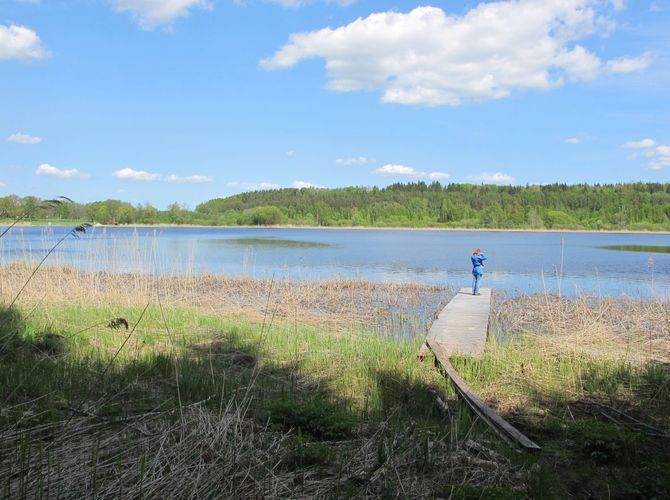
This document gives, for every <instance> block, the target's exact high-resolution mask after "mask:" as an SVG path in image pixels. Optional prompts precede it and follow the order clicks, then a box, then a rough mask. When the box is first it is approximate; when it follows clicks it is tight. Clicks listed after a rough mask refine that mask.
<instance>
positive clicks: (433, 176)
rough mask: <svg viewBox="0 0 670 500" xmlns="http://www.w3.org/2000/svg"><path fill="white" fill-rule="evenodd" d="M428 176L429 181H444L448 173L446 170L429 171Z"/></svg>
mask: <svg viewBox="0 0 670 500" xmlns="http://www.w3.org/2000/svg"><path fill="white" fill-rule="evenodd" d="M428 178H429V179H430V180H431V181H444V180H446V179H448V178H449V174H448V173H446V172H431V173H429V174H428Z"/></svg>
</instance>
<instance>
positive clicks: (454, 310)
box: [427, 288, 491, 357]
mask: <svg viewBox="0 0 670 500" xmlns="http://www.w3.org/2000/svg"><path fill="white" fill-rule="evenodd" d="M490 311H491V289H490V288H482V289H481V295H472V290H471V289H469V288H461V289H460V291H459V292H458V293H457V294H456V296H455V297H454V298H453V299H452V300H451V302H449V303H448V304H447V305H446V306H445V307H444V309H442V311H441V312H440V314H439V315H438V318H437V319H436V320H435V321H434V322H433V325H432V326H431V328H430V331H429V332H428V337H427V340H432V341H434V342H439V343H440V345H441V346H442V347H443V348H444V349H445V351H446V353H447V354H448V355H449V356H451V355H452V354H465V355H468V356H474V357H476V356H480V355H482V354H483V353H484V346H485V344H486V338H487V335H488V325H489V313H490Z"/></svg>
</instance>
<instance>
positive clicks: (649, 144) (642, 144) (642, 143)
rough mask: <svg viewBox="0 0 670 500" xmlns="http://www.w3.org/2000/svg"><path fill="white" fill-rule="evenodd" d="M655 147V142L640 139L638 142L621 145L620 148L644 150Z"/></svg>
mask: <svg viewBox="0 0 670 500" xmlns="http://www.w3.org/2000/svg"><path fill="white" fill-rule="evenodd" d="M654 146H656V141H655V140H653V139H641V140H639V141H628V142H625V143H623V144H622V147H624V148H629V149H646V148H653V147H654Z"/></svg>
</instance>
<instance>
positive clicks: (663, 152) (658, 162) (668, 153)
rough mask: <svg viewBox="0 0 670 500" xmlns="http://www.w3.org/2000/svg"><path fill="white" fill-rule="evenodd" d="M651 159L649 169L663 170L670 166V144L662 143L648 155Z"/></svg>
mask: <svg viewBox="0 0 670 500" xmlns="http://www.w3.org/2000/svg"><path fill="white" fill-rule="evenodd" d="M648 156H649V157H650V158H651V160H650V161H649V170H663V169H665V168H670V146H666V145H663V144H662V145H660V146H656V148H655V149H654V150H653V151H652V152H651V154H650V155H648Z"/></svg>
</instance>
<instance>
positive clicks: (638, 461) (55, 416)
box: [0, 266, 670, 498]
mask: <svg viewBox="0 0 670 500" xmlns="http://www.w3.org/2000/svg"><path fill="white" fill-rule="evenodd" d="M28 271H29V269H25V268H22V267H21V266H11V267H6V268H3V269H2V288H1V289H0V294H1V295H2V302H3V303H5V304H6V303H8V302H9V300H10V299H11V298H12V297H13V296H14V294H15V293H16V290H17V287H18V286H19V285H20V284H21V283H22V280H24V279H25V273H26V272H28ZM449 294H450V291H449V290H442V289H436V288H432V287H423V286H420V285H402V286H400V285H375V284H372V283H367V282H359V281H329V282H317V283H293V282H283V281H282V282H275V281H258V280H250V279H229V278H225V277H219V276H210V277H199V278H198V277H190V278H188V277H187V278H173V277H147V276H142V275H112V274H106V273H81V272H78V271H75V270H73V269H66V268H51V269H48V268H47V269H44V270H42V271H40V273H39V274H38V275H36V277H35V278H34V279H33V281H32V282H31V283H30V286H29V287H28V288H26V290H25V291H24V293H23V295H22V296H21V300H20V301H19V303H18V307H13V308H11V309H8V308H7V307H4V308H0V314H1V316H2V317H1V318H0V325H1V326H0V338H1V339H2V340H1V341H0V346H1V348H0V403H1V404H2V407H1V411H0V433H1V439H0V442H1V443H2V444H1V445H0V446H2V449H1V450H0V451H1V453H0V478H2V479H1V480H0V481H2V484H0V491H2V492H3V495H4V496H9V497H18V498H21V497H22V496H23V497H25V498H34V497H40V496H42V497H57V496H59V495H60V496H62V497H73V498H74V497H86V496H90V497H99V498H111V497H114V498H118V497H120V496H126V497H128V496H134V497H146V498H170V497H175V498H176V497H179V498H183V497H185V496H189V495H194V496H197V497H204V498H216V497H222V496H223V497H225V496H237V497H258V496H290V497H314V496H321V497H332V496H343V497H348V496H354V497H361V496H369V497H381V496H391V497H393V496H399V497H417V498H418V497H431V496H432V497H434V496H438V497H444V498H449V497H451V498H565V497H568V496H574V497H579V498H652V497H654V496H656V497H658V498H661V497H663V496H667V494H668V492H669V491H670V490H669V488H670V484H669V481H670V477H669V474H668V470H670V467H669V466H670V456H669V454H668V451H667V450H668V444H670V443H669V442H668V432H669V431H670V425H669V424H668V420H667V414H668V411H669V410H670V369H669V368H668V366H669V364H668V363H669V362H670V333H669V331H668V330H669V327H670V309H669V305H668V303H664V302H662V301H647V302H641V301H631V300H623V299H622V300H610V299H602V300H595V299H587V298H578V299H560V298H558V297H554V296H549V295H542V296H533V297H522V298H516V299H514V300H506V299H505V298H502V297H499V298H497V300H496V303H495V304H494V315H493V323H492V330H491V331H492V332H493V333H495V335H492V341H491V342H490V343H489V345H488V346H487V351H486V354H485V356H484V357H483V358H482V359H480V360H477V361H474V360H470V359H455V360H454V363H455V366H456V367H457V369H458V370H459V371H460V372H461V373H462V374H463V376H464V377H465V378H466V379H467V381H468V383H470V384H471V386H472V387H473V389H474V390H475V392H477V393H478V394H480V395H482V396H483V397H484V399H486V400H487V401H488V402H489V403H490V404H491V405H492V406H493V407H494V408H496V409H497V410H498V411H499V412H500V413H501V414H502V415H503V416H505V417H506V418H507V419H509V420H510V421H512V422H513V423H514V424H516V425H517V426H518V427H519V428H520V429H521V430H522V431H523V432H525V433H527V434H528V435H529V436H530V437H531V438H533V439H534V440H536V441H537V442H538V443H539V444H541V445H542V446H543V448H544V449H543V452H542V453H541V454H539V455H534V456H527V455H523V454H520V453H518V452H516V451H514V450H512V449H510V448H509V447H508V446H507V445H506V444H505V443H503V442H501V441H500V440H499V439H498V438H497V437H496V436H495V435H494V434H492V433H491V432H490V431H488V430H487V429H486V428H484V427H483V426H482V425H481V424H480V423H479V422H477V421H475V420H474V418H473V417H472V416H471V414H470V413H469V412H468V411H467V409H465V408H463V407H462V406H461V404H460V403H459V402H458V400H457V399H456V398H455V396H454V394H453V391H452V390H451V388H450V387H449V385H448V384H447V382H446V381H445V379H444V378H443V377H442V376H441V375H440V374H439V373H438V372H437V371H436V370H435V369H434V368H433V367H432V364H431V363H429V362H427V363H423V364H421V363H419V362H418V361H417V359H416V356H415V354H416V349H417V348H418V345H419V344H420V342H421V338H422V336H423V335H424V334H425V329H426V327H427V326H428V325H429V323H430V321H431V319H432V314H433V312H434V310H436V309H439V308H440V307H441V306H442V305H443V303H444V301H445V300H447V299H448V298H449ZM426 304H428V306H426ZM145 306H146V308H145ZM123 320H125V321H123ZM126 322H127V327H128V328H127V329H126ZM398 332H400V333H398ZM493 338H497V341H494V339H493ZM436 398H440V400H442V401H445V402H446V406H443V408H442V409H440V408H439V405H438V404H436Z"/></svg>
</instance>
